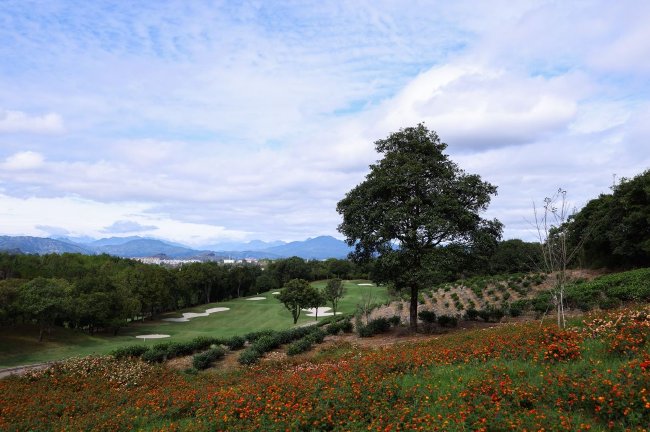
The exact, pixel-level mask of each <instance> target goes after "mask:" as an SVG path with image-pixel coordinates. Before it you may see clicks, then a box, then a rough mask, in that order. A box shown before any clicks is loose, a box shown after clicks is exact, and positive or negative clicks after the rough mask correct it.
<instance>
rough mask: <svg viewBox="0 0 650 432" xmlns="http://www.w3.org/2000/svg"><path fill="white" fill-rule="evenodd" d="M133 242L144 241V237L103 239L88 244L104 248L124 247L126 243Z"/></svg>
mask: <svg viewBox="0 0 650 432" xmlns="http://www.w3.org/2000/svg"><path fill="white" fill-rule="evenodd" d="M133 240H142V237H140V236H129V237H107V238H102V239H99V240H94V241H91V242H89V243H88V244H89V245H91V246H92V247H95V248H97V247H102V246H117V245H123V244H124V243H128V242H130V241H133Z"/></svg>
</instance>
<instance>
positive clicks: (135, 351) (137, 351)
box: [110, 345, 149, 359]
mask: <svg viewBox="0 0 650 432" xmlns="http://www.w3.org/2000/svg"><path fill="white" fill-rule="evenodd" d="M147 350H149V347H148V346H146V345H129V346H125V347H121V348H118V349H115V350H113V351H111V352H110V355H112V356H113V357H115V358H117V359H123V358H128V357H140V356H141V355H142V354H144V353H145V352H146V351H147Z"/></svg>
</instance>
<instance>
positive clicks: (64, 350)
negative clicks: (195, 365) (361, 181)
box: [0, 280, 388, 368]
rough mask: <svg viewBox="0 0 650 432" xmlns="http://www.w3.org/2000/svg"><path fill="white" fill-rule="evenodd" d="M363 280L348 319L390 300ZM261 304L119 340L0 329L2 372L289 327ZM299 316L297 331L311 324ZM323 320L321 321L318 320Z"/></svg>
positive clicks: (148, 327)
mask: <svg viewBox="0 0 650 432" xmlns="http://www.w3.org/2000/svg"><path fill="white" fill-rule="evenodd" d="M368 283H370V282H369V281H366V280H350V281H345V288H346V293H345V295H344V297H343V298H342V299H341V301H340V302H339V308H338V310H339V311H341V312H343V313H352V312H354V311H355V309H356V307H357V305H358V304H361V303H363V302H364V299H366V298H368V297H370V298H371V300H372V302H373V303H378V304H380V303H384V302H386V301H387V300H388V293H387V290H386V288H385V287H377V286H374V285H372V286H366V285H359V284H368ZM326 284H327V281H317V282H314V283H313V285H314V286H315V287H317V288H320V289H322V288H324V287H325V285H326ZM252 297H264V298H265V299H264V300H247V298H240V299H236V300H231V301H226V302H219V303H210V304H207V305H202V306H199V307H194V308H189V309H184V310H182V311H179V312H174V313H168V314H164V315H161V316H159V317H157V319H156V320H153V321H146V322H145V323H134V324H132V325H131V326H129V327H126V328H123V329H122V330H121V331H120V333H119V335H118V336H110V335H106V334H99V335H95V336H90V335H88V334H86V333H83V332H78V331H71V330H67V329H62V328H55V329H53V330H52V333H51V334H50V335H49V336H46V338H45V340H44V341H43V342H41V343H39V342H38V329H37V328H36V327H35V326H19V327H0V368H6V367H11V366H16V365H26V364H33V363H41V362H46V361H53V360H61V359H64V358H67V357H73V356H85V355H90V354H106V353H108V352H110V351H112V350H113V349H115V348H117V347H120V346H124V345H129V344H136V343H145V344H156V343H159V342H161V341H170V342H172V341H173V342H181V341H186V340H190V339H193V338H195V337H197V336H208V335H209V336H217V337H219V336H224V337H227V336H233V335H244V334H246V333H249V332H251V331H256V330H262V329H274V330H281V329H286V328H289V327H292V326H293V320H292V318H291V314H290V313H289V311H288V310H287V309H286V308H285V307H284V305H283V304H282V303H280V302H279V301H278V300H277V299H276V298H275V297H276V296H275V295H273V294H272V292H271V291H269V292H265V293H261V294H259V295H253V296H249V297H248V298H252ZM216 307H227V308H230V310H227V311H224V312H217V313H213V314H211V315H209V316H207V317H197V318H192V319H191V320H190V321H189V322H168V321H162V320H161V318H174V317H181V316H182V313H183V312H204V311H205V310H206V309H209V308H216ZM305 315H306V313H305V312H303V313H302V314H301V316H300V319H299V321H298V324H297V325H302V324H306V323H309V322H313V321H314V318H310V317H306V316H305ZM319 319H321V317H319ZM145 334H167V335H170V337H168V338H164V339H149V340H144V341H143V340H142V339H137V338H135V336H137V335H145Z"/></svg>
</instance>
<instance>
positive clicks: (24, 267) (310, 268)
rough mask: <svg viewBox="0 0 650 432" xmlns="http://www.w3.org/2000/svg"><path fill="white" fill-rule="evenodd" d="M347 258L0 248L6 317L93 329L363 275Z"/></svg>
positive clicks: (0, 316)
mask: <svg viewBox="0 0 650 432" xmlns="http://www.w3.org/2000/svg"><path fill="white" fill-rule="evenodd" d="M363 271H364V269H359V268H358V267H357V266H355V265H354V264H352V263H351V262H349V261H347V260H336V259H331V260H327V261H305V260H303V259H302V258H298V257H293V258H288V259H282V260H277V261H274V262H271V263H269V264H268V266H267V268H266V269H264V270H263V269H262V267H260V266H257V265H253V264H236V265H222V264H218V263H214V262H206V263H190V264H186V265H183V266H181V267H177V268H167V267H162V266H157V265H150V264H143V263H140V262H138V261H134V260H129V259H122V258H117V257H113V256H109V255H94V256H89V255H81V254H62V255H57V254H50V255H42V256H38V255H13V254H4V253H0V325H5V326H6V325H14V324H16V323H20V322H35V323H38V324H39V326H40V328H41V337H42V332H43V331H45V330H47V329H48V328H50V327H51V326H53V325H60V326H66V327H69V328H73V329H80V330H83V331H87V332H88V333H91V334H92V333H95V332H97V331H106V330H107V331H111V332H113V333H115V334H117V332H118V331H119V329H120V328H122V327H124V326H126V325H128V324H129V323H130V322H133V321H135V320H144V319H146V318H148V317H152V316H154V315H156V314H160V313H163V312H169V311H174V310H178V309H181V308H185V307H190V306H196V305H200V304H206V303H210V302H216V301H223V300H227V299H232V298H237V297H243V296H247V295H251V294H256V293H259V292H263V291H266V290H269V289H275V288H279V287H281V286H282V285H283V284H284V283H285V282H286V281H288V280H290V279H295V278H303V279H307V280H317V279H325V278H328V277H341V278H352V277H363V276H367V273H363Z"/></svg>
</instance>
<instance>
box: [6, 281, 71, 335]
mask: <svg viewBox="0 0 650 432" xmlns="http://www.w3.org/2000/svg"><path fill="white" fill-rule="evenodd" d="M71 291H72V286H71V285H70V284H69V283H68V282H67V281H65V280H63V279H54V278H50V279H46V278H43V277H38V278H36V279H34V280H32V281H30V282H27V283H26V284H25V285H23V286H22V287H21V289H20V291H19V293H18V304H19V309H20V311H21V312H23V313H24V314H26V315H27V316H28V317H29V318H31V319H34V320H35V321H36V322H37V323H38V324H39V326H40V333H39V339H38V340H39V341H41V340H42V339H43V334H44V331H45V330H46V329H48V328H50V327H51V326H52V325H54V321H55V320H56V319H57V318H60V317H62V316H65V314H66V313H67V309H68V304H69V303H68V299H69V298H70V293H71Z"/></svg>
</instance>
